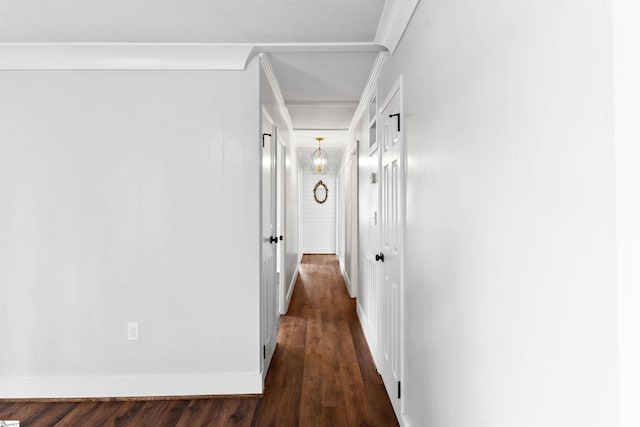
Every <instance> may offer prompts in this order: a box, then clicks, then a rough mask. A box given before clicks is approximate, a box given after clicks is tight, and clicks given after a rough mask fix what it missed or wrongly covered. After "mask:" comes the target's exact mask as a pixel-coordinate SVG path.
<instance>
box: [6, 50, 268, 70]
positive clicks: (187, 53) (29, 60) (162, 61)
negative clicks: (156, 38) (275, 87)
mask: <svg viewBox="0 0 640 427" xmlns="http://www.w3.org/2000/svg"><path fill="white" fill-rule="evenodd" d="M254 53H255V50H254V46H253V45H250V44H216V43H0V70H225V71H239V70H244V69H245V68H246V66H247V63H248V61H249V59H250V58H251V57H252V56H253V54H254Z"/></svg>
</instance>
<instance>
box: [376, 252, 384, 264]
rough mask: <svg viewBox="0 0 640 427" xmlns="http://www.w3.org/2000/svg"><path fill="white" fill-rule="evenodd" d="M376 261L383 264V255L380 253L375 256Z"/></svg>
mask: <svg viewBox="0 0 640 427" xmlns="http://www.w3.org/2000/svg"><path fill="white" fill-rule="evenodd" d="M376 261H382V262H384V254H383V253H382V252H380V253H379V254H376Z"/></svg>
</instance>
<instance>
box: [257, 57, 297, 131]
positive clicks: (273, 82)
mask: <svg viewBox="0 0 640 427" xmlns="http://www.w3.org/2000/svg"><path fill="white" fill-rule="evenodd" d="M259 57H260V65H261V66H262V70H263V71H264V73H265V75H266V76H267V81H268V82H269V86H271V90H272V91H273V94H274V96H275V98H276V102H277V103H278V107H279V108H280V112H281V113H282V116H283V117H284V120H285V122H286V124H287V128H288V130H289V133H293V124H292V123H291V116H290V115H289V110H287V106H286V104H285V102H284V96H282V90H281V89H280V84H279V83H278V78H277V77H276V73H275V71H274V70H273V66H272V65H271V61H270V60H269V55H267V54H265V53H261V54H259Z"/></svg>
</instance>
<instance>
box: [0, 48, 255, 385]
mask: <svg viewBox="0 0 640 427" xmlns="http://www.w3.org/2000/svg"><path fill="white" fill-rule="evenodd" d="M257 82H258V63H257V61H255V60H254V61H253V62H252V63H251V64H250V65H249V66H248V69H247V71H245V72H170V71H162V72H146V71H145V72H126V71H123V72H100V71H93V72H71V71H56V72H50V71H38V72H20V71H17V72H13V71H12V72H2V73H1V74H0V89H1V93H2V96H0V251H1V252H0V263H1V264H0V266H1V269H0V316H1V318H0V333H1V337H0V338H1V339H0V342H1V343H2V344H1V345H0V356H1V359H0V397H47V396H55V397H68V396H117V395H121V396H122V395H124V396H130V395H162V394H170V395H177V394H220V393H256V392H260V391H261V390H262V382H261V377H260V372H259V371H260V364H259V357H260V350H261V348H260V337H259V310H258V307H259V283H260V275H259V211H260V209H259V168H260V157H259V153H260V151H259V142H258V141H259V139H258V138H259V129H258V120H259V100H258V84H257ZM133 320H137V321H139V322H140V337H141V338H140V341H138V342H129V341H127V334H126V326H127V322H128V321H133ZM230 325H233V327H232V328H230V327H229V326H230Z"/></svg>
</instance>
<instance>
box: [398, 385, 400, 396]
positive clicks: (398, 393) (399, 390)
mask: <svg viewBox="0 0 640 427" xmlns="http://www.w3.org/2000/svg"><path fill="white" fill-rule="evenodd" d="M398 399H400V381H398Z"/></svg>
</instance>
